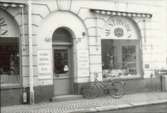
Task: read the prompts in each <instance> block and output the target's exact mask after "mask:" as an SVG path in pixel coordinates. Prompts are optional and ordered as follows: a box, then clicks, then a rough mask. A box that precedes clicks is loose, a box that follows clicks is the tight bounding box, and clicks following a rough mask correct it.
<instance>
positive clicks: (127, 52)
mask: <svg viewBox="0 0 167 113" xmlns="http://www.w3.org/2000/svg"><path fill="white" fill-rule="evenodd" d="M101 44H102V63H103V64H102V69H103V78H110V77H121V78H127V77H137V76H139V51H138V42H137V41H136V40H112V39H103V40H102V42H101Z"/></svg>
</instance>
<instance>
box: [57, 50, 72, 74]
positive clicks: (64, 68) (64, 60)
mask: <svg viewBox="0 0 167 113" xmlns="http://www.w3.org/2000/svg"><path fill="white" fill-rule="evenodd" d="M68 71H69V69H68V51H67V50H54V72H55V73H56V74H63V73H67V72H68Z"/></svg>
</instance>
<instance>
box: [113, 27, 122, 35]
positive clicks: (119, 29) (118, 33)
mask: <svg viewBox="0 0 167 113" xmlns="http://www.w3.org/2000/svg"><path fill="white" fill-rule="evenodd" d="M114 35H115V36H116V37H122V36H123V35H124V30H123V29H122V28H120V27H117V28H115V29H114Z"/></svg>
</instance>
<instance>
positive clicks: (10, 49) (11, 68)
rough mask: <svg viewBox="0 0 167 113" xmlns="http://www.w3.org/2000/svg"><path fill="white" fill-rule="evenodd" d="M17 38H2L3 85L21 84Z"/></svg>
mask: <svg viewBox="0 0 167 113" xmlns="http://www.w3.org/2000/svg"><path fill="white" fill-rule="evenodd" d="M18 45H19V44H18V39H17V38H7V37H5V38H0V76H1V84H8V83H18V82H19V78H20V77H19V70H20V69H19V47H18Z"/></svg>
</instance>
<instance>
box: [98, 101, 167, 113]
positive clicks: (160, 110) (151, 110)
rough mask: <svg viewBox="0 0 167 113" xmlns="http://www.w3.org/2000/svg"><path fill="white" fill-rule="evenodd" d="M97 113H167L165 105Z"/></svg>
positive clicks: (166, 105)
mask: <svg viewBox="0 0 167 113" xmlns="http://www.w3.org/2000/svg"><path fill="white" fill-rule="evenodd" d="M98 113H167V103H165V104H157V105H147V106H142V107H135V108H128V109H120V110H112V111H104V112H98Z"/></svg>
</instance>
